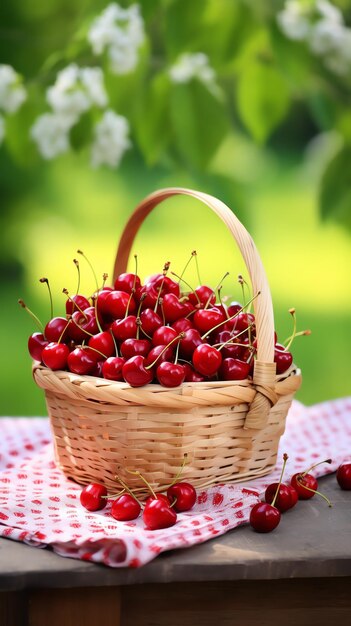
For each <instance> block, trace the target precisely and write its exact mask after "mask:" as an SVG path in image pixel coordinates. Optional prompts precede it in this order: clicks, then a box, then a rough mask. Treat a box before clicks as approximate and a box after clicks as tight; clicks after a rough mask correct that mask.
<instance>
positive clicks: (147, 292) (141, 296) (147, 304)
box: [135, 284, 158, 309]
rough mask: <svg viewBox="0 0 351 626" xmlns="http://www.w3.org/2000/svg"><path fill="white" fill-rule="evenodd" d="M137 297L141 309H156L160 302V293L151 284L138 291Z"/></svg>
mask: <svg viewBox="0 0 351 626" xmlns="http://www.w3.org/2000/svg"><path fill="white" fill-rule="evenodd" d="M135 297H136V300H137V301H138V302H139V303H140V305H141V309H154V308H155V305H156V302H157V301H158V293H157V291H156V289H155V288H154V287H153V286H152V285H151V284H147V285H144V286H143V287H140V288H139V289H137V290H136V293H135Z"/></svg>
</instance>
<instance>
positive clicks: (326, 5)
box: [316, 0, 344, 24]
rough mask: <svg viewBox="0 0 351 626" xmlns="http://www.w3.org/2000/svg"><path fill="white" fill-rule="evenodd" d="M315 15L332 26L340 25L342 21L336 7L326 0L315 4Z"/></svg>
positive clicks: (319, 0)
mask: <svg viewBox="0 0 351 626" xmlns="http://www.w3.org/2000/svg"><path fill="white" fill-rule="evenodd" d="M316 9H317V13H318V14H319V15H320V16H321V17H322V18H325V19H326V20H329V21H330V22H333V23H334V24H342V23H343V21H344V19H343V15H342V13H341V11H340V9H338V7H336V6H334V4H331V3H330V2H328V0H318V2H317V3H316Z"/></svg>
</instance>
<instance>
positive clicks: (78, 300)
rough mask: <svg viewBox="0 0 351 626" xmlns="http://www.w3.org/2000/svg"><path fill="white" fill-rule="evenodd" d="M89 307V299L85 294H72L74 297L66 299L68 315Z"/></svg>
mask: <svg viewBox="0 0 351 626" xmlns="http://www.w3.org/2000/svg"><path fill="white" fill-rule="evenodd" d="M88 307H90V302H89V300H87V298H86V297H85V296H81V295H80V294H77V295H76V296H72V298H69V299H68V300H66V313H67V315H72V313H74V311H79V309H80V310H81V311H84V310H85V309H87V308H88Z"/></svg>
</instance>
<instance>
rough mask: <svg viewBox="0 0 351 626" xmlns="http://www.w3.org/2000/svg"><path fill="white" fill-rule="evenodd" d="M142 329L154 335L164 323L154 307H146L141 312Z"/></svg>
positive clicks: (150, 335)
mask: <svg viewBox="0 0 351 626" xmlns="http://www.w3.org/2000/svg"><path fill="white" fill-rule="evenodd" d="M140 322H141V330H142V331H144V332H145V333H146V334H147V335H149V337H152V335H153V334H154V332H155V330H157V329H158V328H160V327H161V326H162V325H163V322H162V319H161V318H160V316H159V315H158V313H156V312H155V311H154V310H153V309H144V310H143V311H142V312H141V313H140Z"/></svg>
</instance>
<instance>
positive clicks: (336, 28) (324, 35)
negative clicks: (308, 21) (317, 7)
mask: <svg viewBox="0 0 351 626" xmlns="http://www.w3.org/2000/svg"><path fill="white" fill-rule="evenodd" d="M344 30H345V27H344V26H343V25H342V24H338V22H332V21H330V20H327V19H323V20H319V21H318V22H317V23H316V25H315V27H314V28H313V30H312V33H311V38H310V42H309V44H310V48H311V50H312V52H315V54H319V55H323V54H327V53H329V52H331V51H334V50H337V49H338V48H339V46H340V43H341V40H342V38H343V34H344V33H343V31H344Z"/></svg>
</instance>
